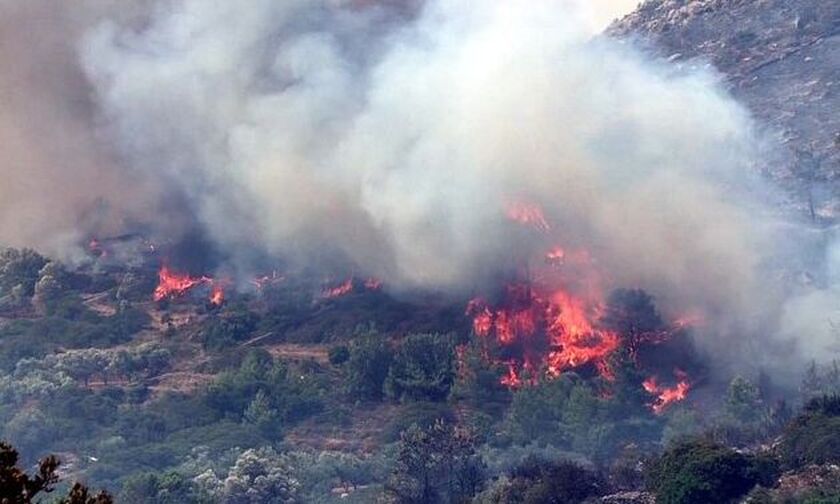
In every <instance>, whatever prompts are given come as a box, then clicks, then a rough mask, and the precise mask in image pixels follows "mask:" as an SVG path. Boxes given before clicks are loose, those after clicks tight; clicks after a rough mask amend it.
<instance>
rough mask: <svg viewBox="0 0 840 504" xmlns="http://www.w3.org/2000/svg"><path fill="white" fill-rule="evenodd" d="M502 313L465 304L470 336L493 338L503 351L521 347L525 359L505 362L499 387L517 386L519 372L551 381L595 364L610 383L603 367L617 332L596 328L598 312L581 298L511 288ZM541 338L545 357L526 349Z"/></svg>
mask: <svg viewBox="0 0 840 504" xmlns="http://www.w3.org/2000/svg"><path fill="white" fill-rule="evenodd" d="M506 301H507V302H506V303H505V305H504V306H503V307H501V308H496V309H494V308H491V307H490V306H488V305H487V303H486V302H485V301H484V300H482V299H480V298H476V299H473V300H472V301H470V303H469V304H468V305H467V314H468V315H469V316H471V317H472V325H473V331H474V332H475V334H476V335H478V336H480V337H489V336H491V335H492V336H494V337H495V339H496V341H497V342H498V343H499V344H500V345H501V346H502V347H508V348H513V347H515V346H517V345H518V346H522V347H524V351H523V354H522V355H521V356H519V357H518V358H516V359H513V360H511V361H508V362H507V365H508V368H509V372H508V375H507V376H506V377H504V378H503V379H502V382H503V383H505V384H506V385H518V384H520V383H521V380H520V379H519V375H518V372H517V371H518V369H529V370H534V369H545V370H546V371H547V373H548V374H549V375H551V376H559V375H560V374H561V373H563V372H564V371H567V370H569V369H573V368H576V367H580V366H583V365H586V364H590V363H591V364H593V365H595V366H596V369H597V370H598V372H599V373H600V374H601V376H603V377H604V378H606V379H611V378H612V372H611V370H610V368H609V364H608V363H607V361H608V359H609V357H610V355H612V353H613V352H615V351H616V350H617V349H618V347H619V345H620V338H619V335H618V334H616V333H615V332H612V331H608V330H604V329H600V328H597V327H595V325H594V324H593V323H592V322H591V317H592V316H593V315H594V314H596V313H597V311H598V310H595V309H593V307H591V306H588V305H587V303H586V302H585V301H584V300H583V299H580V298H576V297H574V296H572V295H571V294H569V293H568V292H566V291H564V290H562V289H557V290H555V291H553V292H550V293H549V294H548V295H542V294H540V293H539V292H537V290H536V288H535V287H534V286H526V285H513V286H510V287H509V288H508V298H507V299H506ZM543 334H544V335H545V338H546V340H547V341H546V343H547V346H548V348H549V351H548V352H547V353H543V352H540V351H538V350H533V349H532V348H531V347H534V346H538V345H532V344H530V343H531V342H532V341H533V340H535V338H537V337H539V336H542V335H543Z"/></svg>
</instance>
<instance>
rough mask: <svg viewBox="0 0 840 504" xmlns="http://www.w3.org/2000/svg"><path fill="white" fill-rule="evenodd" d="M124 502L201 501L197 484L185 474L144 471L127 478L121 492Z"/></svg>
mask: <svg viewBox="0 0 840 504" xmlns="http://www.w3.org/2000/svg"><path fill="white" fill-rule="evenodd" d="M119 501H120V502H121V503H123V504H190V503H196V502H199V499H198V494H197V489H196V486H195V484H194V483H193V482H192V481H191V480H190V479H189V478H187V477H186V476H184V475H183V474H180V473H178V472H175V471H172V472H167V473H164V474H156V473H143V474H137V475H134V476H130V477H129V478H127V479H126V480H125V482H124V483H123V486H122V490H121V491H120V494H119Z"/></svg>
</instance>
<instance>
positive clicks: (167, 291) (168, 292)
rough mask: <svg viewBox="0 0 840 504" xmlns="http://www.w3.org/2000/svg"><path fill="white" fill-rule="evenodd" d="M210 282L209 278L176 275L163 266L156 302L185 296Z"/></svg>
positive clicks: (155, 294) (156, 292)
mask: <svg viewBox="0 0 840 504" xmlns="http://www.w3.org/2000/svg"><path fill="white" fill-rule="evenodd" d="M208 281H210V278H208V277H191V276H190V275H188V274H181V273H176V272H174V271H172V270H171V269H169V267H168V266H161V268H160V271H158V285H157V287H156V288H155V292H154V295H153V298H154V300H155V301H161V300H163V299H172V298H175V297H180V296H183V295H184V294H186V293H187V291H189V290H190V289H192V288H193V287H195V286H196V285H200V284H202V283H204V282H208Z"/></svg>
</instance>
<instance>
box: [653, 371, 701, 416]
mask: <svg viewBox="0 0 840 504" xmlns="http://www.w3.org/2000/svg"><path fill="white" fill-rule="evenodd" d="M674 374H675V375H676V376H677V380H678V381H677V384H676V385H674V386H673V387H665V386H662V385H660V384H659V383H658V382H657V380H656V377H655V376H651V377H650V378H648V379H647V380H645V381H644V383H642V386H643V387H644V389H645V390H646V391H647V392H648V393H649V394H651V395H654V396H656V400H655V401H654V402H653V403H652V404H651V408H652V409H653V412H654V413H656V414H657V415H659V414H661V413H662V412H663V411H665V408H667V407H668V405H670V404H672V403H675V402H678V401H682V400H684V399H685V398H686V397H687V396H688V391H689V390H690V389H691V385H690V384H689V382H688V376H687V375H686V374H685V373H684V372H683V371H681V370H679V369H677V370H675V371H674Z"/></svg>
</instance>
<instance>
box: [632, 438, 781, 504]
mask: <svg viewBox="0 0 840 504" xmlns="http://www.w3.org/2000/svg"><path fill="white" fill-rule="evenodd" d="M775 476H776V468H775V464H773V463H772V461H768V460H766V459H762V458H757V457H751V456H748V455H744V454H741V453H738V452H736V451H734V450H732V449H730V448H727V447H725V446H721V445H718V444H715V443H713V442H711V441H706V440H693V441H683V442H679V443H677V444H675V445H673V446H672V447H671V448H669V449H668V450H667V451H666V452H665V453H664V454H663V455H662V457H661V458H660V459H659V460H658V461H656V462H655V463H654V464H653V465H652V466H651V467H650V469H649V471H648V474H647V480H648V487H649V488H650V489H651V490H652V491H653V492H654V494H655V495H656V502H657V503H659V504H706V503H709V502H719V503H725V502H731V501H733V500H735V499H737V498H739V497H741V496H742V495H744V494H746V493H747V492H749V491H750V490H751V489H752V488H753V487H754V486H756V485H757V484H761V483H766V484H769V483H771V482H772V481H773V480H774V479H775Z"/></svg>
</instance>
